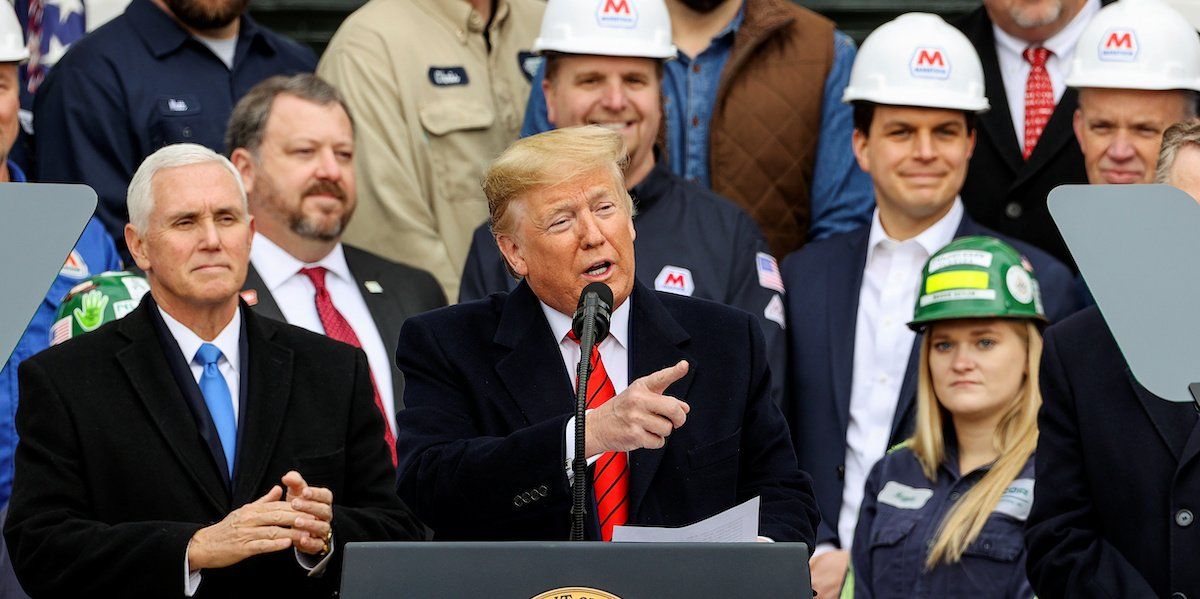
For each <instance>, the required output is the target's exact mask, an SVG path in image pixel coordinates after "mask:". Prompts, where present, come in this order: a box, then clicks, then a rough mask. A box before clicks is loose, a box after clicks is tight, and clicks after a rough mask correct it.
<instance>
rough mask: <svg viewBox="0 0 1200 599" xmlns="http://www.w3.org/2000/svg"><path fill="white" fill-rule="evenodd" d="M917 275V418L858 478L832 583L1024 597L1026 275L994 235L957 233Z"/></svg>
mask: <svg viewBox="0 0 1200 599" xmlns="http://www.w3.org/2000/svg"><path fill="white" fill-rule="evenodd" d="M920 284H921V287H920V288H919V289H918V290H917V303H916V306H915V308H914V310H913V320H912V322H910V323H909V327H911V328H913V329H914V330H916V331H918V332H923V333H924V338H923V339H922V342H921V362H920V371H919V374H918V377H919V378H918V383H917V417H916V428H915V432H914V434H913V436H912V438H910V439H909V440H907V441H905V442H904V443H901V444H900V445H898V446H897V447H895V448H893V449H892V450H890V451H889V452H888V454H887V455H886V456H884V458H883V459H881V460H880V461H879V462H878V463H876V464H875V467H874V468H873V469H872V471H871V474H870V476H869V477H868V478H867V483H866V489H865V493H864V497H863V504H862V508H861V510H860V513H859V520H858V527H857V529H856V530H855V537H854V545H853V550H852V564H851V574H850V575H849V576H848V577H847V582H846V584H845V586H843V593H842V596H843V597H872V598H886V597H906V598H908V597H971V598H972V599H987V598H989V597H996V598H1005V599H1011V598H1020V597H1032V596H1033V591H1032V589H1031V588H1030V586H1029V583H1028V581H1027V579H1026V575H1025V546H1024V543H1023V531H1024V522H1025V519H1026V518H1027V517H1028V515H1029V508H1030V506H1031V505H1032V503H1033V486H1034V485H1033V480H1034V472H1033V459H1032V456H1033V450H1034V448H1035V447H1036V445H1037V434H1038V433H1037V413H1038V407H1039V406H1040V405H1041V393H1040V392H1039V390H1038V363H1039V360H1040V359H1041V351H1042V338H1041V333H1040V330H1039V326H1040V325H1041V324H1042V323H1044V322H1045V320H1046V318H1045V316H1044V313H1043V309H1042V301H1041V293H1040V290H1039V288H1038V283H1037V279H1035V278H1034V276H1033V273H1032V272H1031V271H1030V269H1029V266H1028V262H1027V261H1025V260H1024V259H1023V258H1022V257H1021V255H1020V254H1018V253H1017V251H1016V250H1014V249H1013V248H1012V247H1011V246H1009V245H1008V244H1006V243H1004V242H1003V241H1000V240H998V239H994V238H991V237H964V238H960V239H957V240H955V241H953V242H952V243H950V244H949V245H947V246H946V247H944V248H942V249H941V250H939V251H938V252H937V253H935V254H934V255H933V256H931V257H930V258H929V261H928V262H926V263H925V267H924V269H923V270H922V273H921V283H920Z"/></svg>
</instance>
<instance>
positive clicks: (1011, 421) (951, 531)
mask: <svg viewBox="0 0 1200 599" xmlns="http://www.w3.org/2000/svg"><path fill="white" fill-rule="evenodd" d="M1009 322H1012V324H1014V325H1015V326H1016V329H1017V331H1018V335H1019V336H1020V337H1021V338H1022V339H1023V341H1024V342H1025V350H1026V356H1027V357H1026V364H1025V367H1026V369H1027V370H1026V372H1027V374H1026V376H1025V383H1024V385H1023V386H1022V389H1021V392H1020V393H1018V394H1017V397H1016V399H1015V400H1014V401H1013V402H1012V405H1011V406H1009V408H1008V410H1007V411H1006V412H1005V413H1004V416H1003V417H1002V418H1001V419H1000V423H999V424H998V425H997V426H996V430H995V432H994V433H993V435H994V436H993V443H994V445H995V448H996V450H997V451H998V452H999V453H1000V457H999V458H998V459H997V460H996V462H995V463H994V464H992V467H991V469H990V470H989V471H988V472H987V474H985V475H984V476H983V478H982V479H981V480H980V481H979V482H978V483H977V484H976V485H975V486H974V487H972V488H971V489H970V490H969V491H967V492H966V493H965V494H964V495H963V496H962V499H960V500H959V502H958V503H957V504H956V505H955V506H954V507H953V508H951V509H950V511H949V512H947V513H946V516H945V518H944V519H943V520H942V523H941V524H940V525H939V526H938V529H937V533H936V536H935V537H934V539H933V542H932V543H931V544H930V546H929V555H928V556H927V557H926V559H925V567H926V568H928V569H932V568H933V567H934V566H937V565H938V564H942V563H945V564H952V563H955V562H957V561H959V560H960V559H961V558H962V554H963V551H964V550H966V548H967V546H968V545H970V544H971V542H972V541H974V540H975V538H976V537H978V536H979V531H981V530H982V529H983V525H984V523H986V522H987V519H988V516H989V515H991V513H992V510H994V509H996V504H997V503H999V501H1000V497H1001V496H1002V495H1004V492H1005V491H1006V490H1008V487H1009V485H1010V484H1012V481H1013V480H1014V479H1016V477H1017V475H1019V474H1020V473H1021V470H1022V469H1023V468H1024V467H1025V464H1026V462H1028V461H1029V458H1030V456H1032V455H1033V450H1034V449H1035V448H1036V447H1037V439H1038V429H1037V414H1038V408H1039V407H1041V405H1042V394H1041V391H1040V390H1039V389H1038V370H1039V363H1040V361H1041V355H1042V336H1041V334H1040V333H1039V332H1038V328H1037V325H1036V324H1034V323H1033V321H1025V323H1024V326H1021V323H1019V322H1016V321H1009ZM931 339H932V335H931V334H930V330H929V329H927V330H926V331H925V338H924V339H923V340H922V342H921V366H920V369H919V371H918V373H919V374H918V379H917V421H916V430H915V431H914V433H913V436H912V439H910V440H909V449H910V450H911V451H912V452H913V455H915V456H916V458H917V461H918V462H919V463H920V464H921V470H922V471H923V472H924V473H925V477H926V478H928V479H929V480H930V481H936V480H937V469H938V467H939V466H940V465H941V464H942V461H943V460H944V459H945V457H946V440H945V438H944V433H943V431H944V430H945V429H944V428H943V426H944V425H945V424H946V422H947V419H948V413H947V412H946V410H945V409H944V408H942V406H941V404H940V403H939V402H938V399H937V394H936V393H935V392H934V389H933V379H932V376H931V375H930V372H929V349H930V345H931V344H932V341H931Z"/></svg>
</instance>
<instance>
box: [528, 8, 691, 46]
mask: <svg viewBox="0 0 1200 599" xmlns="http://www.w3.org/2000/svg"><path fill="white" fill-rule="evenodd" d="M533 51H534V52H537V53H543V52H565V53H568V54H596V55H600V56H639V57H645V58H674V56H675V44H673V43H672V41H671V19H670V17H669V16H667V5H666V4H664V3H663V0H549V2H547V3H546V12H545V14H544V15H543V16H542V31H541V34H540V35H539V36H538V38H537V39H536V40H534V42H533Z"/></svg>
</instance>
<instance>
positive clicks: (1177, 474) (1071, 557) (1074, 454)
mask: <svg viewBox="0 0 1200 599" xmlns="http://www.w3.org/2000/svg"><path fill="white" fill-rule="evenodd" d="M1041 387H1042V411H1041V413H1040V414H1039V416H1038V427H1039V428H1040V437H1039V439H1038V448H1037V454H1036V459H1037V463H1036V469H1037V473H1038V479H1037V490H1036V492H1035V493H1034V494H1033V495H1034V498H1033V510H1032V512H1031V513H1030V516H1029V521H1028V523H1027V529H1026V535H1025V543H1026V545H1027V546H1028V549H1029V554H1028V558H1027V561H1026V566H1027V569H1028V571H1029V581H1030V582H1031V583H1032V584H1033V588H1034V590H1035V591H1036V592H1037V594H1038V596H1040V597H1111V598H1117V597H1167V596H1171V597H1184V596H1186V597H1198V596H1200V568H1197V567H1196V559H1197V556H1200V523H1196V522H1195V521H1194V520H1195V515H1196V514H1197V513H1198V511H1200V504H1198V503H1197V498H1200V460H1197V456H1200V424H1198V422H1197V417H1196V407H1195V405H1194V404H1192V403H1191V402H1188V403H1171V402H1168V401H1165V400H1162V399H1159V398H1158V397H1156V396H1154V395H1152V394H1151V393H1150V392H1149V391H1147V390H1146V389H1145V388H1143V387H1142V386H1141V385H1139V384H1137V383H1136V382H1135V381H1134V380H1133V377H1132V375H1131V374H1130V372H1129V367H1128V365H1127V364H1126V363H1125V360H1124V358H1123V357H1122V355H1121V352H1120V350H1119V349H1118V347H1117V344H1116V341H1115V340H1114V339H1113V337H1112V333H1111V332H1109V329H1108V326H1107V325H1106V324H1105V322H1104V319H1103V318H1102V317H1101V315H1100V311H1099V310H1098V309H1097V308H1095V307H1091V308H1088V309H1087V310H1084V311H1082V312H1080V313H1079V314H1077V315H1075V316H1073V317H1071V318H1068V319H1067V320H1065V321H1063V322H1062V323H1060V324H1057V325H1055V326H1052V327H1050V329H1049V330H1047V331H1046V335H1045V348H1044V349H1043V352H1042V368H1041ZM1185 511H1186V512H1187V513H1186V514H1184V512H1185ZM1176 593H1182V595H1178V594H1176Z"/></svg>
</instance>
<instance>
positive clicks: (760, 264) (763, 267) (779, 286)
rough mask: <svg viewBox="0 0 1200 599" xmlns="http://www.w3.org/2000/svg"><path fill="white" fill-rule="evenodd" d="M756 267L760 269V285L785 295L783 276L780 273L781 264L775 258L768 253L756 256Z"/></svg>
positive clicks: (759, 253) (760, 253)
mask: <svg viewBox="0 0 1200 599" xmlns="http://www.w3.org/2000/svg"><path fill="white" fill-rule="evenodd" d="M754 266H755V268H757V269H758V284H759V285H762V286H763V287H766V288H767V289H773V290H775V291H778V292H779V293H783V274H782V273H780V272H779V263H778V262H776V261H775V256H772V255H771V254H768V253H766V252H758V253H757V254H755V255H754Z"/></svg>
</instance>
